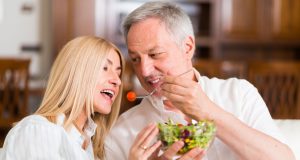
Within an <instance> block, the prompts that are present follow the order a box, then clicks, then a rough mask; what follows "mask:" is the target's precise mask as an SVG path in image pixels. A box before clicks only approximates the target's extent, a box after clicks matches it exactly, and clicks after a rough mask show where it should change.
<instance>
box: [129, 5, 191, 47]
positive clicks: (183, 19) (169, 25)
mask: <svg viewBox="0 0 300 160" xmlns="http://www.w3.org/2000/svg"><path fill="white" fill-rule="evenodd" d="M153 17H155V18H159V19H160V20H161V22H162V23H164V24H165V27H166V29H167V31H168V32H169V33H170V35H171V36H173V38H174V41H175V42H176V43H177V44H178V45H179V46H181V44H182V42H183V41H184V40H185V38H186V37H187V36H192V37H193V38H194V37H195V36H194V31H193V26H192V22H191V20H190V18H189V16H188V15H187V14H186V13H185V12H184V11H183V10H182V9H181V8H180V7H179V6H178V5H176V4H175V3H171V2H147V3H145V4H143V5H142V6H140V7H138V8H136V9H135V10H134V11H132V12H131V13H130V14H129V15H128V16H127V17H126V18H125V20H124V21H123V34H124V37H125V40H126V41H127V35H128V32H129V29H130V27H131V25H133V24H134V23H137V22H140V21H143V20H146V19H148V18H153Z"/></svg>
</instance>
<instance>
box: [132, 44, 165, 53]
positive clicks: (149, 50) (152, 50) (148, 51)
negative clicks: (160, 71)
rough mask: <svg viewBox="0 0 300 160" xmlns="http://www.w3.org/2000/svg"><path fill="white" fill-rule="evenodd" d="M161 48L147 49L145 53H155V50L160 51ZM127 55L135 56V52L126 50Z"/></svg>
mask: <svg viewBox="0 0 300 160" xmlns="http://www.w3.org/2000/svg"><path fill="white" fill-rule="evenodd" d="M161 48H162V47H160V46H155V47H153V48H150V49H148V50H147V51H146V53H152V52H155V51H156V50H160V49H161ZM128 54H129V55H130V54H136V52H134V51H131V50H128Z"/></svg>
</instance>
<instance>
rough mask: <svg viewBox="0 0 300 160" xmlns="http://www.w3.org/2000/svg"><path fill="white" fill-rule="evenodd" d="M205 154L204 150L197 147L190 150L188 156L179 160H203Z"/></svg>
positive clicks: (185, 155)
mask: <svg viewBox="0 0 300 160" xmlns="http://www.w3.org/2000/svg"><path fill="white" fill-rule="evenodd" d="M204 154H205V152H204V150H202V149H200V148H198V147H196V148H194V149H192V150H190V151H189V152H187V153H186V154H184V155H183V156H182V157H181V158H180V159H179V160H191V159H195V160H201V159H202V158H203V156H204Z"/></svg>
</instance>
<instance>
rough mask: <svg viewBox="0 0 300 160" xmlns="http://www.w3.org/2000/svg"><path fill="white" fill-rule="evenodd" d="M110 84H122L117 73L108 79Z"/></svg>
mask: <svg viewBox="0 0 300 160" xmlns="http://www.w3.org/2000/svg"><path fill="white" fill-rule="evenodd" d="M110 83H111V84H113V85H114V86H120V85H121V83H122V81H121V79H120V76H119V75H118V74H117V73H114V74H113V76H112V77H111V79H110Z"/></svg>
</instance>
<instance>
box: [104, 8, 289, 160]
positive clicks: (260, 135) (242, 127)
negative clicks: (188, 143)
mask: <svg viewBox="0 0 300 160" xmlns="http://www.w3.org/2000/svg"><path fill="white" fill-rule="evenodd" d="M123 29H124V35H125V38H126V43H127V47H128V53H129V56H130V58H131V60H132V63H133V66H134V70H135V72H136V75H137V77H138V79H139V81H140V82H141V85H142V86H143V87H144V88H145V89H146V90H147V91H148V92H149V93H150V92H151V91H153V90H154V89H156V92H155V93H154V95H152V96H149V97H147V98H145V99H143V101H142V102H141V103H140V104H139V105H137V106H135V107H133V108H132V109H130V110H129V111H127V112H125V113H124V114H122V115H121V116H120V117H119V120H118V122H117V123H116V124H115V126H114V128H113V129H112V131H111V132H110V134H109V137H108V139H107V140H106V155H107V159H109V160H120V159H126V158H127V157H128V153H129V152H130V146H131V144H132V143H133V140H134V138H135V137H136V134H137V133H138V132H139V131H140V130H142V128H144V126H146V125H147V124H148V123H150V122H164V121H167V119H168V118H171V119H172V120H173V121H175V122H178V123H182V124H187V123H190V122H193V121H199V120H204V119H208V120H212V121H214V123H215V124H216V126H217V134H216V139H215V140H214V142H213V144H212V146H211V147H210V148H209V149H208V150H207V151H206V155H205V157H204V159H208V160H221V159H222V160H224V159H228V160H235V159H243V160H244V159H272V160H274V159H280V160H282V159H294V156H293V153H292V151H291V150H290V149H289V147H288V146H287V145H285V144H284V143H283V138H282V136H281V134H280V133H279V130H278V128H277V127H276V126H275V124H274V122H273V120H272V118H271V116H270V114H269V112H268V109H267V107H266V105H265V103H264V101H263V99H262V98H261V96H260V95H259V93H258V91H257V89H256V88H255V87H253V86H252V85H251V84H250V83H249V82H247V81H245V80H239V79H236V78H231V79H228V80H221V79H209V78H207V77H204V76H201V75H200V73H198V72H197V71H196V70H195V69H193V66H192V57H193V54H194V51H195V38H194V33H193V28H192V24H191V21H190V19H189V18H188V16H187V15H186V13H184V12H183V11H182V10H181V9H180V8H179V7H177V6H176V5H174V4H171V3H168V2H149V3H145V4H144V5H142V6H141V7H139V8H137V9H136V10H134V11H133V12H132V13H130V14H129V15H128V16H127V18H126V19H125V21H124V24H123ZM189 70H192V72H187V73H185V72H186V71H189ZM182 73H185V74H182ZM179 75H180V76H179ZM146 147H147V146H146ZM176 149H178V148H173V149H170V150H168V152H167V153H168V154H165V155H163V156H162V157H161V158H164V159H172V157H173V156H174V152H175V153H176ZM191 158H192V159H193V157H191Z"/></svg>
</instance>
